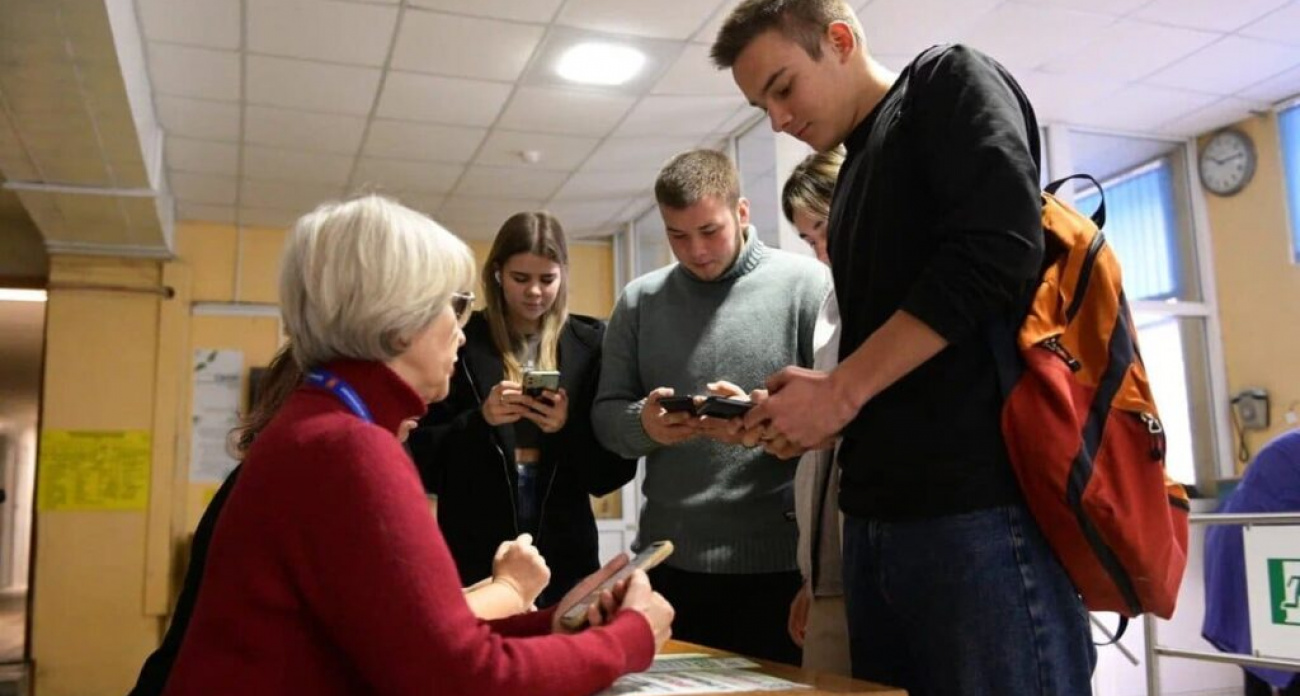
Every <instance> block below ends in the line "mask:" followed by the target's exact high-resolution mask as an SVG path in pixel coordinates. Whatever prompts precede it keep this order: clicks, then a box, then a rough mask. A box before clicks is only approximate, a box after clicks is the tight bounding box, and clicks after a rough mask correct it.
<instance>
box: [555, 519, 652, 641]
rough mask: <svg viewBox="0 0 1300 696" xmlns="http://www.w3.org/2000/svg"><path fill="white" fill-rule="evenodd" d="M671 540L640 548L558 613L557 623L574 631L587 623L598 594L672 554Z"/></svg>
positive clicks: (598, 596)
mask: <svg viewBox="0 0 1300 696" xmlns="http://www.w3.org/2000/svg"><path fill="white" fill-rule="evenodd" d="M672 552H673V542H671V541H656V542H654V543H653V544H650V545H649V546H646V547H645V548H644V549H642V550H641V553H638V554H637V555H636V558H633V559H632V561H631V562H630V563H628V564H627V565H625V566H623V567H622V568H620V569H619V570H618V572H616V573H614V574H613V575H611V576H610V577H608V578H606V579H605V581H604V582H602V583H600V584H599V585H597V586H596V588H595V589H593V590H592V591H591V592H589V593H588V594H587V595H586V596H585V597H583V598H582V599H579V600H578V601H577V602H575V603H574V604H573V606H571V607H569V608H568V609H567V610H565V612H564V613H563V614H561V615H560V619H559V623H560V625H561V626H563V627H564V628H566V629H568V630H570V631H576V630H578V629H580V628H582V627H583V626H585V625H586V624H587V610H588V609H590V608H591V607H592V605H593V604H595V603H596V602H599V601H600V595H601V593H602V592H605V591H606V590H612V589H613V588H614V586H615V585H617V584H618V583H619V582H621V581H622V580H624V579H625V578H627V577H629V576H631V575H632V573H633V572H635V571H637V570H643V571H648V570H650V569H651V568H653V567H655V566H657V565H659V563H661V562H662V561H663V560H664V559H665V558H668V556H670V555H672Z"/></svg>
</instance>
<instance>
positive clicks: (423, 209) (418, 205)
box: [387, 191, 447, 221]
mask: <svg viewBox="0 0 1300 696" xmlns="http://www.w3.org/2000/svg"><path fill="white" fill-rule="evenodd" d="M387 195H388V196H389V198H392V199H393V200H395V201H397V202H398V203H401V204H402V205H404V206H406V207H408V208H410V209H411V210H414V211H415V212H417V213H421V214H423V215H427V216H428V217H429V218H433V214H434V213H435V212H437V210H438V208H441V207H442V203H443V201H445V200H447V197H446V196H440V195H438V194H435V193H413V192H409V191H408V192H405V193H402V194H400V195H392V194H387ZM435 221H436V220H435Z"/></svg>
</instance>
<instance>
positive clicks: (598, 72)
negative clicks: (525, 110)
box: [555, 43, 645, 85]
mask: <svg viewBox="0 0 1300 696" xmlns="http://www.w3.org/2000/svg"><path fill="white" fill-rule="evenodd" d="M644 66H645V54H644V53H642V52H640V51H638V50H636V49H635V48H632V47H630V46H620V45H618V44H611V43H582V44H578V45H577V46H574V47H573V48H570V49H569V50H567V51H565V52H564V55H562V56H560V60H559V62H558V63H557V64H556V66H555V72H556V73H558V74H559V75H560V77H563V78H564V79H566V80H569V81H571V82H580V83H582V84H585V85H621V84H623V83H624V82H627V81H628V80H630V79H632V78H633V77H636V74H637V73H638V72H640V71H641V68H642V67H644Z"/></svg>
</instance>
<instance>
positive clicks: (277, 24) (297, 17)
mask: <svg viewBox="0 0 1300 696" xmlns="http://www.w3.org/2000/svg"><path fill="white" fill-rule="evenodd" d="M246 2H247V3H248V50H249V51H251V52H253V53H266V54H270V55H276V56H287V57H290V58H301V59H304V60H325V61H332V62H336V63H349V64H353V65H369V66H375V67H378V66H381V65H383V64H384V59H385V58H386V57H387V56H388V46H389V44H391V43H392V40H393V29H394V27H395V26H396V24H397V12H398V10H397V8H396V7H384V6H381V5H363V4H359V3H355V2H337V1H336V0H246Z"/></svg>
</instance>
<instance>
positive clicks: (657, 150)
mask: <svg viewBox="0 0 1300 696" xmlns="http://www.w3.org/2000/svg"><path fill="white" fill-rule="evenodd" d="M695 143H696V140H695V139H694V138H690V137H667V136H652V137H644V138H610V139H608V140H606V141H605V142H603V143H601V144H600V147H598V148H596V151H595V152H594V153H592V155H591V159H588V160H587V162H586V164H584V165H583V170H584V171H610V172H617V171H620V170H625V169H636V170H652V171H655V172H658V171H659V169H660V168H661V167H663V165H664V163H666V162H667V161H668V159H669V158H670V157H672V156H673V155H676V154H677V153H679V152H685V151H686V150H689V149H691V148H692V147H694V146H695Z"/></svg>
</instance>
